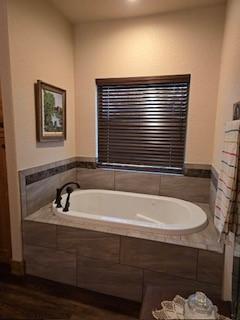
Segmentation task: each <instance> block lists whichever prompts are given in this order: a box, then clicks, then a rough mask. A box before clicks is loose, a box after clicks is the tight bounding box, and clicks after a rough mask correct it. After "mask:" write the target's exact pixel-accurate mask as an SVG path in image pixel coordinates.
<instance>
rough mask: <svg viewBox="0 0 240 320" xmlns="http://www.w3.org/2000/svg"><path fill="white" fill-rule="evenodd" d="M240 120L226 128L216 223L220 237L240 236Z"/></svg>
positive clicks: (229, 123) (216, 206)
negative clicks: (226, 235)
mask: <svg viewBox="0 0 240 320" xmlns="http://www.w3.org/2000/svg"><path fill="white" fill-rule="evenodd" d="M239 148H240V120H235V121H229V122H227V123H226V127H225V138H224V148H223V152H222V167H221V171H220V175H219V180H218V189H217V197H216V204H215V213H214V223H215V226H216V228H217V230H218V231H219V233H220V236H222V235H224V234H228V233H229V232H230V231H231V232H233V233H235V234H236V235H239V231H240V228H239V222H240V205H239V203H240V179H239V178H240V175H239V170H240V161H239V154H240V153H239Z"/></svg>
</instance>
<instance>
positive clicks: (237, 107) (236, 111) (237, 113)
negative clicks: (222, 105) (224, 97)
mask: <svg viewBox="0 0 240 320" xmlns="http://www.w3.org/2000/svg"><path fill="white" fill-rule="evenodd" d="M233 120H240V101H238V102H236V103H234V105H233Z"/></svg>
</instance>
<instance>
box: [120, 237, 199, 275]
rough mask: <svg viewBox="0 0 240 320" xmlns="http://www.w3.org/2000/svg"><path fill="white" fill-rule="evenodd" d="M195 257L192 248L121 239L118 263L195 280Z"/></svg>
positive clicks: (196, 251)
mask: <svg viewBox="0 0 240 320" xmlns="http://www.w3.org/2000/svg"><path fill="white" fill-rule="evenodd" d="M197 256H198V250H197V249H194V248H188V247H182V246H176V245H171V244H166V243H161V242H155V241H149V240H142V239H135V238H127V237H122V242H121V255H120V257H121V258H120V262H121V263H122V264H124V265H129V266H136V267H139V268H142V269H148V270H152V271H157V272H161V273H166V274H172V275H175V276H179V277H181V278H189V279H195V277H196V268H197Z"/></svg>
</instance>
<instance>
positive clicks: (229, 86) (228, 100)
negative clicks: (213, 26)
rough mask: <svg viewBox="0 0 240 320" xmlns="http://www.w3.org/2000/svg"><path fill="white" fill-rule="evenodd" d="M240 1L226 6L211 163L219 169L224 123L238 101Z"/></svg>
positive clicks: (239, 85) (237, 0) (231, 1)
mask: <svg viewBox="0 0 240 320" xmlns="http://www.w3.org/2000/svg"><path fill="white" fill-rule="evenodd" d="M239 23H240V1H239V0H230V1H229V3H228V7H227V14H226V25H225V32H224V41H223V51H222V61H221V74H220V84H219V95H218V107H217V118H216V128H215V148H214V158H213V165H214V167H215V168H216V169H217V170H218V171H219V169H220V159H221V150H222V146H223V137H224V124H225V122H226V121H229V120H232V116H233V104H234V103H235V102H237V101H240V24H239Z"/></svg>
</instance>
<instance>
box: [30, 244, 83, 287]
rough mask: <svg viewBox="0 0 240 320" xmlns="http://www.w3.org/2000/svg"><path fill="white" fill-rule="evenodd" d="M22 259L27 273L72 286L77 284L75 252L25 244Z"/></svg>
mask: <svg viewBox="0 0 240 320" xmlns="http://www.w3.org/2000/svg"><path fill="white" fill-rule="evenodd" d="M24 259H25V262H26V263H25V267H26V273H27V274H30V275H33V276H37V277H40V278H45V279H48V280H53V281H56V282H61V283H65V284H71V285H74V286H76V284H77V278H76V273H77V261H76V256H75V254H72V253H69V252H64V251H60V250H56V249H53V248H43V247H37V246H29V245H25V246H24Z"/></svg>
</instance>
